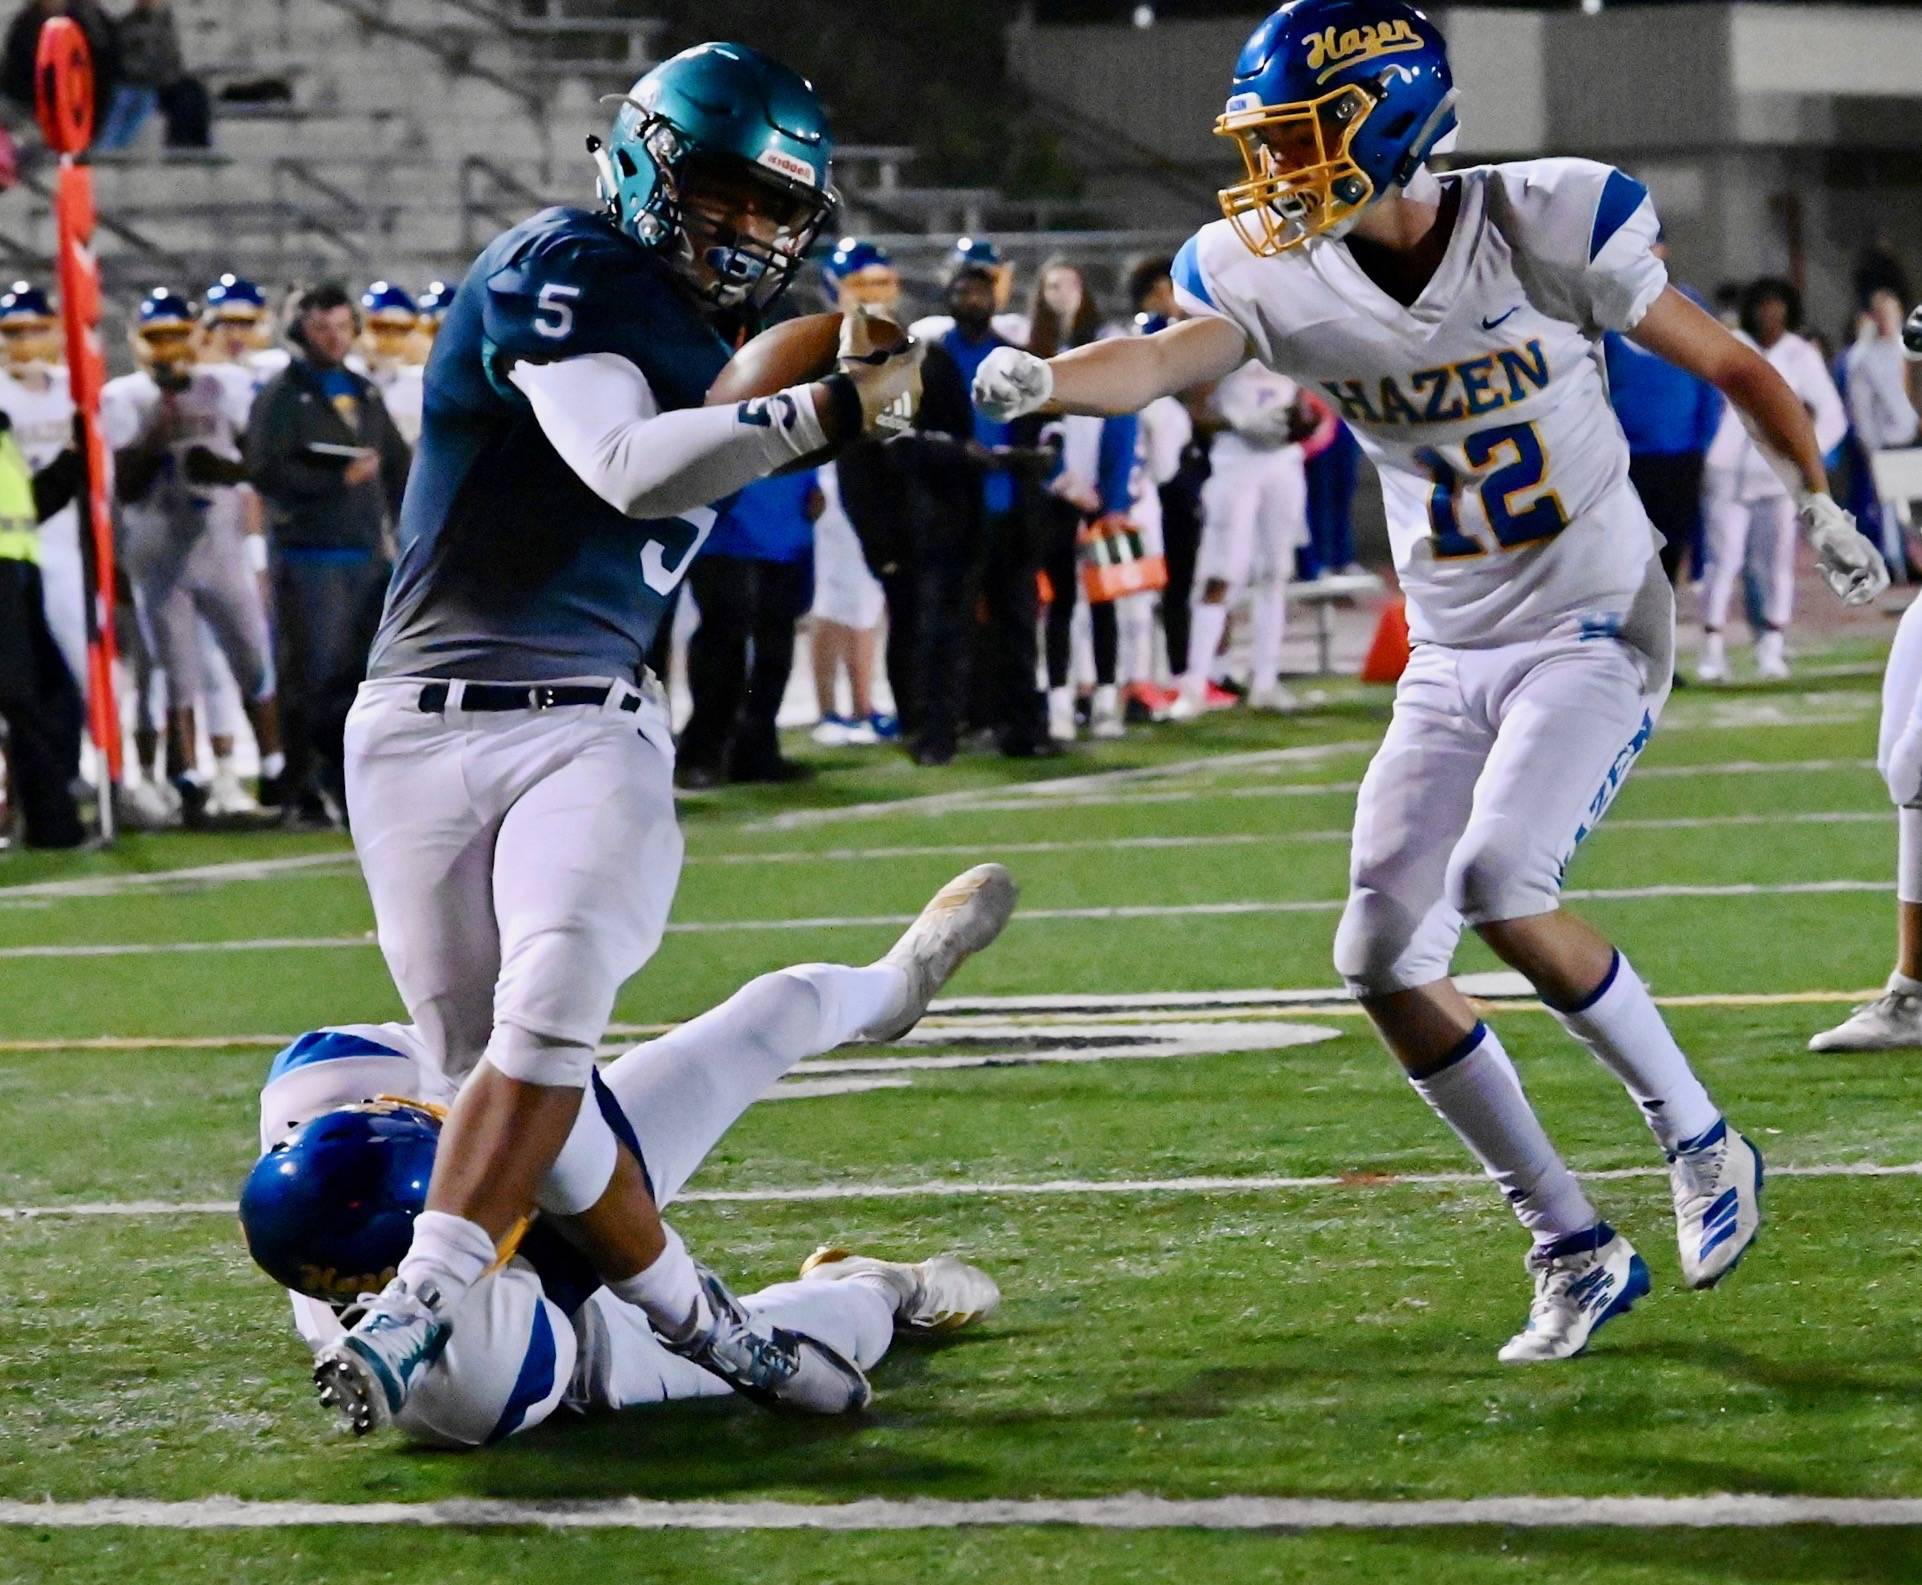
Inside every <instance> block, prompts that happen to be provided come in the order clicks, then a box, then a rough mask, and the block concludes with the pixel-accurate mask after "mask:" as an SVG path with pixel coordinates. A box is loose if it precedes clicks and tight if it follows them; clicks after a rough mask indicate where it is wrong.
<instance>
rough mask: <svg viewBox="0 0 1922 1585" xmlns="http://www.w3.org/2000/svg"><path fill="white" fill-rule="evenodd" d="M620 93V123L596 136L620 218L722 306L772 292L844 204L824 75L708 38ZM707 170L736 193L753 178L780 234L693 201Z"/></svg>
mask: <svg viewBox="0 0 1922 1585" xmlns="http://www.w3.org/2000/svg"><path fill="white" fill-rule="evenodd" d="M613 102H614V103H617V104H619V105H620V107H621V109H620V112H619V114H618V115H616V116H615V118H614V126H613V130H612V131H611V132H609V134H608V136H607V139H606V141H605V142H603V141H602V140H601V139H599V138H589V139H588V143H587V147H588V152H589V153H590V154H592V155H593V157H594V163H595V166H596V168H597V170H598V171H599V173H600V175H599V181H598V183H597V186H598V189H599V192H600V196H601V200H602V202H603V203H604V204H605V205H606V206H607V210H608V214H609V217H610V218H611V219H612V220H613V221H614V223H615V224H616V225H617V226H619V227H620V228H621V229H622V230H623V231H625V232H626V233H627V234H628V235H629V236H631V237H633V238H634V239H635V240H636V241H638V242H639V243H640V244H641V245H642V246H643V247H647V248H652V249H655V250H657V251H659V252H660V253H661V254H662V256H663V257H664V258H666V259H667V260H668V261H669V262H670V263H671V264H672V265H673V266H674V267H675V268H676V270H677V271H678V272H679V273H680V274H681V275H682V276H683V277H684V278H685V279H687V280H688V281H689V283H690V284H691V285H693V286H694V288H695V289H696V290H697V291H698V292H699V293H700V294H701V295H702V296H703V297H705V298H706V299H707V300H708V301H709V302H711V303H713V304H715V305H716V306H718V307H736V306H739V305H742V304H746V305H749V306H751V307H754V308H765V307H766V306H767V305H768V304H770V303H772V302H773V301H774V299H775V298H777V297H778V296H780V294H781V293H782V292H783V291H784V290H786V288H787V286H788V284H789V282H791V281H792V280H793V279H794V276H795V273H796V272H797V271H798V270H799V269H800V267H801V264H802V261H803V260H804V259H805V258H806V257H807V253H808V249H809V248H810V246H811V245H812V244H813V242H814V239H815V237H816V236H817V235H819V233H820V231H821V229H822V228H823V227H824V226H825V225H826V224H827V223H828V220H829V219H830V218H831V217H832V215H833V213H834V207H835V198H834V192H833V188H832V186H831V183H830V179H829V157H830V154H831V152H832V143H831V140H830V138H829V136H828V124H827V113H826V111H825V110H823V108H822V106H821V101H820V99H819V98H818V97H817V96H816V94H815V92H814V88H813V86H812V85H811V84H810V83H809V82H808V80H807V79H806V78H805V77H802V76H801V75H800V74H799V73H798V72H795V71H792V70H790V69H789V68H788V67H786V66H783V65H781V63H780V62H778V61H775V60H772V59H770V58H769V57H768V56H766V55H763V54H761V53H760V51H758V50H754V49H750V48H749V47H748V46H747V45H745V44H697V45H696V46H695V47H694V48H692V49H687V50H683V51H681V53H680V54H678V55H676V56H675V57H674V58H673V59H671V60H668V61H663V62H662V63H661V64H660V65H659V66H656V67H655V68H654V69H653V70H652V71H651V72H649V73H648V74H647V75H646V76H645V77H643V78H641V80H640V81H639V82H637V83H636V84H635V85H634V86H633V88H632V89H631V90H630V91H629V92H628V93H626V94H625V95H620V96H617V97H615V98H614V100H613ZM703 178H707V179H708V180H710V181H713V182H715V183H716V184H717V185H720V186H724V187H725V186H729V185H731V186H732V187H733V188H734V190H735V191H736V192H739V191H741V190H742V188H741V184H742V182H743V180H744V179H746V180H750V181H752V182H753V183H754V184H755V187H754V190H755V192H756V196H757V208H758V209H759V212H760V213H763V214H768V215H771V216H772V217H773V218H774V219H775V221H776V224H777V228H778V229H777V230H776V232H775V234H774V236H773V237H772V238H771V239H769V240H763V239H761V238H759V237H756V236H751V235H749V234H748V233H747V232H745V231H744V230H742V229H740V228H739V227H737V226H735V225H732V224H729V223H727V222H726V221H725V220H721V219H717V217H716V215H715V214H714V212H713V211H712V209H709V208H702V207H699V206H691V205H690V195H691V194H693V193H698V191H699V189H700V187H701V185H702V181H703ZM691 208H694V209H695V210H696V212H694V213H690V209H691Z"/></svg>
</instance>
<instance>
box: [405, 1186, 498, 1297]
mask: <svg viewBox="0 0 1922 1585" xmlns="http://www.w3.org/2000/svg"><path fill="white" fill-rule="evenodd" d="M496 1258H497V1251H496V1250H495V1248H494V1240H493V1239H491V1238H489V1237H488V1236H487V1229H486V1228H484V1227H482V1226H481V1225H480V1223H478V1222H470V1221H468V1220H467V1218H466V1217H464V1216H455V1215H453V1214H452V1213H451V1212H448V1211H422V1212H421V1213H420V1215H419V1216H417V1217H415V1218H414V1241H413V1243H412V1244H410V1245H409V1246H408V1249H407V1254H406V1255H405V1256H404V1257H403V1258H402V1260H401V1263H400V1266H399V1268H398V1269H397V1270H396V1272H395V1275H396V1276H398V1277H400V1278H401V1279H402V1280H403V1281H404V1282H405V1283H406V1284H407V1286H408V1287H409V1288H410V1289H412V1290H413V1291H414V1292H415V1293H419V1292H420V1291H421V1289H422V1287H423V1286H424V1285H426V1284H432V1285H433V1286H434V1287H435V1288H438V1289H439V1290H440V1304H439V1311H440V1313H441V1314H442V1315H444V1316H445V1315H452V1314H453V1313H454V1311H455V1310H456V1309H457V1308H458V1307H459V1305H460V1302H461V1300H462V1299H464V1298H466V1297H467V1290H468V1289H470V1288H472V1287H473V1286H474V1284H475V1283H477V1282H479V1281H480V1280H481V1278H482V1277H484V1276H485V1275H486V1274H487V1268H488V1267H490V1266H492V1265H493V1264H494V1261H495V1259H496Z"/></svg>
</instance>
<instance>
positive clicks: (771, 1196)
mask: <svg viewBox="0 0 1922 1585" xmlns="http://www.w3.org/2000/svg"><path fill="white" fill-rule="evenodd" d="M1768 1174H1769V1177H1770V1178H1918V1177H1922V1161H1908V1162H1901V1163H1897V1164H1895V1165H1885V1164H1883V1163H1880V1162H1872V1161H1856V1162H1835V1163H1825V1164H1816V1165H1809V1166H1796V1165H1793V1164H1791V1165H1788V1166H1776V1165H1775V1164H1774V1163H1772V1162H1771V1163H1770V1165H1769V1169H1768ZM1575 1175H1576V1176H1577V1177H1578V1178H1581V1179H1582V1180H1583V1181H1584V1182H1591V1183H1618V1182H1625V1181H1629V1180H1632V1179H1637V1178H1659V1179H1662V1180H1664V1181H1666V1179H1667V1177H1668V1171H1667V1169H1666V1168H1664V1167H1603V1168H1600V1169H1597V1170H1595V1171H1584V1170H1583V1169H1581V1168H1580V1167H1577V1168H1576V1169H1575ZM1487 1181H1488V1180H1487V1179H1486V1178H1485V1177H1484V1176H1483V1175H1482V1174H1481V1173H1479V1172H1349V1173H1324V1174H1320V1175H1316V1176H1309V1177H1295V1176H1288V1175H1250V1176H1245V1177H1209V1176H1201V1177H1184V1178H1047V1179H1042V1180H1040V1181H1037V1182H1028V1183H1020V1182H1007V1183H993V1182H990V1183H973V1182H967V1181H962V1180H953V1179H947V1180H936V1181H934V1182H927V1183H819V1184H802V1185H798V1186H787V1187H770V1188H763V1189H693V1190H690V1191H688V1192H687V1193H685V1194H682V1195H680V1196H679V1197H678V1198H677V1199H676V1201H675V1203H676V1204H677V1205H690V1204H692V1205H794V1204H813V1203H816V1202H819V1201H825V1200H887V1199H904V1198H912V1199H929V1200H977V1199H994V1198H1004V1199H1023V1200H1034V1199H1054V1198H1062V1197H1074V1196H1082V1195H1130V1194H1135V1195H1139V1194H1282V1193H1297V1192H1307V1191H1314V1190H1321V1189H1339V1190H1354V1189H1456V1188H1468V1187H1472V1186H1475V1185H1478V1184H1484V1183H1486V1182H1487ZM238 1211H239V1205H238V1204H237V1202H235V1201H232V1200H183V1201H179V1202H177V1203H174V1202H168V1201H162V1200H111V1201H98V1200H96V1201H88V1200H76V1201H73V1202H71V1203H69V1204H65V1205H16V1206H0V1222H13V1221H26V1220H35V1219H45V1218H59V1219H65V1218H69V1217H130V1216H131V1217H138V1216H233V1215H235V1214H237V1212H238Z"/></svg>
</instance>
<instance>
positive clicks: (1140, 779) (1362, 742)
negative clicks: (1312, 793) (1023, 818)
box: [741, 738, 1377, 831]
mask: <svg viewBox="0 0 1922 1585" xmlns="http://www.w3.org/2000/svg"><path fill="white" fill-rule="evenodd" d="M1376 742H1377V740H1376V739H1374V738H1353V739H1350V740H1349V741H1347V742H1341V743H1306V744H1303V745H1301V746H1300V747H1298V748H1278V749H1255V750H1252V751H1250V752H1248V753H1243V754H1204V755H1201V756H1199V757H1198V758H1195V759H1185V760H1170V761H1169V762H1168V763H1167V764H1165V765H1137V766H1131V767H1129V768H1127V769H1125V770H1106V771H1091V772H1089V773H1088V774H1087V775H1085V776H1054V777H1046V778H1042V779H1039V780H1036V781H1028V782H1015V783H1012V784H1009V783H1003V784H1001V785H999V786H995V787H973V788H967V789H964V790H962V791H959V792H945V793H925V794H923V795H921V796H920V797H918V798H888V799H876V800H874V801H872V802H869V803H858V804H846V805H843V806H842V807H840V808H837V809H793V810H790V811H788V812H787V813H786V814H778V815H771V816H769V817H768V818H767V819H765V820H754V821H750V822H749V823H748V824H747V825H745V826H743V827H742V828H741V829H742V830H744V831H798V830H802V829H805V828H806V827H809V826H822V825H838V824H839V823H840V822H841V821H844V820H865V819H869V818H871V817H873V816H875V815H894V814H912V815H939V814H951V813H954V812H955V811H957V810H962V809H968V808H974V807H981V808H989V807H999V806H1000V805H1001V804H1003V803H1011V804H1012V805H1013V807H1015V808H1018V809H1019V808H1027V807H1029V806H1030V805H1034V804H1041V805H1044V806H1052V805H1053V804H1054V803H1055V802H1056V801H1057V800H1060V801H1064V802H1073V801H1074V800H1075V799H1076V798H1077V797H1078V796H1080V795H1084V794H1086V793H1088V792H1090V791H1091V790H1093V789H1096V788H1103V787H1124V786H1131V785H1136V784H1140V783H1144V782H1149V783H1151V782H1158V781H1168V780H1171V779H1176V778H1179V777H1182V776H1219V775H1222V774H1225V773H1231V772H1236V771H1245V770H1258V769H1264V768H1267V767H1269V766H1278V765H1306V764H1313V763H1315V762H1316V761H1318V760H1324V759H1330V758H1333V757H1335V756H1337V755H1342V754H1368V753H1372V752H1373V751H1374V749H1375V746H1376Z"/></svg>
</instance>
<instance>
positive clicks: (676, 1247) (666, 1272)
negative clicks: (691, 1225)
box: [607, 1223, 714, 1342]
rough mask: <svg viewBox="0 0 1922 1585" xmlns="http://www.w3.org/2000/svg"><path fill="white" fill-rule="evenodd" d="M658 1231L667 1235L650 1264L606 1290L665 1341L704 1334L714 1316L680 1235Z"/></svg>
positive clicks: (670, 1229)
mask: <svg viewBox="0 0 1922 1585" xmlns="http://www.w3.org/2000/svg"><path fill="white" fill-rule="evenodd" d="M661 1230H662V1231H663V1232H664V1233H666V1234H667V1247H666V1248H665V1249H663V1250H662V1251H661V1252H660V1254H658V1255H656V1256H655V1257H654V1263H653V1264H652V1265H650V1266H646V1267H643V1268H642V1269H641V1270H640V1271H637V1272H636V1273H635V1274H634V1275H633V1276H631V1277H623V1278H621V1279H620V1281H618V1282H610V1283H609V1284H608V1285H607V1291H608V1292H609V1293H611V1294H613V1295H614V1297H615V1298H617V1299H623V1300H625V1301H626V1302H627V1303H629V1304H632V1305H636V1306H638V1307H639V1308H640V1309H641V1310H643V1311H645V1312H646V1314H647V1319H648V1323H649V1324H650V1325H651V1326H652V1327H653V1328H654V1330H655V1331H657V1332H659V1333H660V1334H661V1336H662V1337H664V1338H666V1339H668V1341H669V1342H680V1341H682V1340H684V1339H686V1338H689V1337H692V1336H694V1335H695V1334H696V1333H697V1332H701V1331H705V1330H706V1329H707V1327H708V1326H710V1325H711V1324H712V1323H713V1320H714V1316H713V1312H712V1311H710V1310H709V1309H708V1307H707V1298H706V1296H705V1295H704V1294H703V1293H702V1292H701V1279H700V1275H699V1274H698V1273H697V1272H696V1271H695V1269H694V1257H693V1256H692V1255H690V1254H689V1253H688V1252H687V1245H685V1244H683V1243H682V1242H681V1235H680V1234H679V1233H677V1232H675V1231H674V1229H673V1228H671V1227H669V1226H667V1224H666V1223H662V1224H661Z"/></svg>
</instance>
